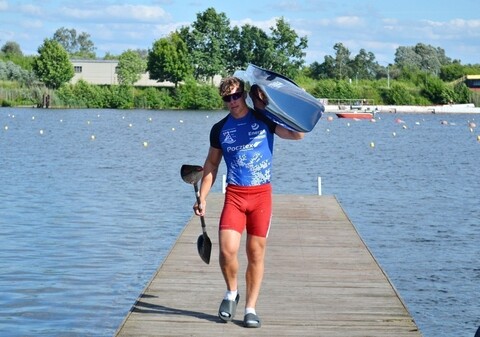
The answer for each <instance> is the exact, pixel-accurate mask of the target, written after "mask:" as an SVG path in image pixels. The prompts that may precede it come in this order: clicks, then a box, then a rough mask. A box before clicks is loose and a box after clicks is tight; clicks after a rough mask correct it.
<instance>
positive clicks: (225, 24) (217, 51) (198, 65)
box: [180, 8, 231, 79]
mask: <svg viewBox="0 0 480 337" xmlns="http://www.w3.org/2000/svg"><path fill="white" fill-rule="evenodd" d="M230 33H231V30H230V20H229V19H228V18H227V16H226V15H225V13H220V14H218V13H217V12H216V11H215V9H214V8H208V9H207V10H206V11H205V12H203V13H199V14H197V20H196V21H195V22H193V23H192V25H191V29H190V28H188V27H183V28H182V29H181V30H180V35H181V37H182V39H183V40H184V41H185V42H186V44H187V48H188V53H189V54H190V55H191V62H192V65H193V67H194V69H195V73H194V76H195V78H196V79H209V78H210V79H213V76H215V75H219V74H220V75H224V74H225V70H226V69H227V59H228V56H229V55H231V53H230V50H231V49H230V46H229V45H228V41H229V35H230Z"/></svg>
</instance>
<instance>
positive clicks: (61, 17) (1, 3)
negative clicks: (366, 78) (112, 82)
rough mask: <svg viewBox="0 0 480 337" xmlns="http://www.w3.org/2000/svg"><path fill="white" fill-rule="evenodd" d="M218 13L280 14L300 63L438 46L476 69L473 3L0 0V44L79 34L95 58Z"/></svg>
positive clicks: (253, 18)
mask: <svg viewBox="0 0 480 337" xmlns="http://www.w3.org/2000/svg"><path fill="white" fill-rule="evenodd" d="M210 7H213V8H215V10H216V12H217V13H224V14H225V15H226V17H227V18H228V19H229V20H230V24H231V25H232V26H239V27H241V26H242V25H244V24H247V23H248V24H250V25H254V26H257V27H259V28H261V29H263V30H264V31H265V32H267V33H269V32H270V27H274V26H275V23H276V20H277V19H278V18H281V17H283V18H284V20H285V21H286V22H288V24H289V25H290V27H291V28H292V29H294V30H295V32H296V33H297V34H298V35H299V36H302V37H303V36H306V37H307V38H308V48H307V49H306V50H305V52H306V57H305V63H306V65H308V64H311V63H312V62H315V61H316V62H319V63H322V62H323V61H324V57H325V56H326V55H331V56H334V55H335V51H334V49H333V46H334V45H335V44H336V43H342V44H343V45H344V46H345V47H347V48H348V49H349V50H350V52H351V56H352V58H353V57H354V56H355V55H357V54H358V52H359V51H360V49H364V50H365V51H367V52H372V53H373V54H374V55H375V57H376V60H377V61H378V62H379V63H380V64H382V65H385V66H386V65H388V64H389V63H393V62H394V59H395V51H396V49H397V48H398V47H399V46H415V45H416V44H417V43H424V44H429V45H432V46H434V47H435V48H437V47H440V48H442V49H444V50H445V53H446V56H447V57H450V58H451V59H453V60H460V61H461V63H462V64H480V1H478V0H456V1H447V0H430V1H424V0H403V1H391V0H304V1H298V0H262V1H260V0H255V1H252V0H236V1H225V0H223V1H216V0H209V1H208V0H182V1H180V0H178V1H177V0H123V1H114V0H110V1H104V0H102V1H100V0H96V1H92V0H76V1H73V0H68V1H60V0H42V1H38V0H35V1H21V0H17V1H15V0H0V46H3V45H4V44H5V43H6V42H8V41H14V42H17V43H18V44H19V45H20V48H21V50H22V52H23V53H24V54H25V55H36V54H37V49H38V47H39V46H40V45H41V44H42V43H43V41H44V39H45V38H52V37H53V34H54V33H55V31H56V30H57V29H59V28H62V27H64V28H67V29H75V30H76V31H77V34H80V33H82V32H85V33H87V34H90V38H91V40H92V41H93V43H94V45H95V47H96V50H95V52H96V55H97V57H98V58H102V57H103V56H104V55H105V53H107V52H109V53H110V54H114V55H120V54H121V53H122V52H124V51H126V50H128V49H149V48H151V47H152V45H153V43H154V42H155V41H156V40H158V39H160V38H162V37H165V36H167V35H168V34H169V33H170V32H172V31H175V30H176V29H178V28H180V27H182V26H189V25H190V24H192V23H193V22H194V21H196V19H197V15H198V14H200V13H203V12H205V11H206V10H207V9H208V8H210Z"/></svg>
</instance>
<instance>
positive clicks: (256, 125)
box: [252, 123, 260, 131]
mask: <svg viewBox="0 0 480 337" xmlns="http://www.w3.org/2000/svg"><path fill="white" fill-rule="evenodd" d="M259 127H260V125H258V123H253V124H252V130H253V131H255V130H258V128H259Z"/></svg>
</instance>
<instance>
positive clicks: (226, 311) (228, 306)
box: [218, 294, 240, 322]
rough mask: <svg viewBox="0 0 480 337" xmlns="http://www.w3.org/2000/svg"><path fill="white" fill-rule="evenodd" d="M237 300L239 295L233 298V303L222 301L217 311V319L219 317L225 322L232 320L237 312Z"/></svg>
mask: <svg viewBox="0 0 480 337" xmlns="http://www.w3.org/2000/svg"><path fill="white" fill-rule="evenodd" d="M239 300H240V295H239V294H237V297H235V301H230V300H226V299H224V300H223V301H222V303H220V308H219V309H218V317H220V319H221V320H223V321H225V322H229V321H231V320H233V317H234V316H235V311H237V304H238V301H239Z"/></svg>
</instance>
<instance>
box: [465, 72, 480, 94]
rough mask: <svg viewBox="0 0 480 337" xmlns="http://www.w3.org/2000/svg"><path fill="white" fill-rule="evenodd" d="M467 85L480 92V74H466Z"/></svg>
mask: <svg viewBox="0 0 480 337" xmlns="http://www.w3.org/2000/svg"><path fill="white" fill-rule="evenodd" d="M465 85H466V86H467V87H468V88H469V89H470V90H473V91H478V92H480V75H467V76H465Z"/></svg>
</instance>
